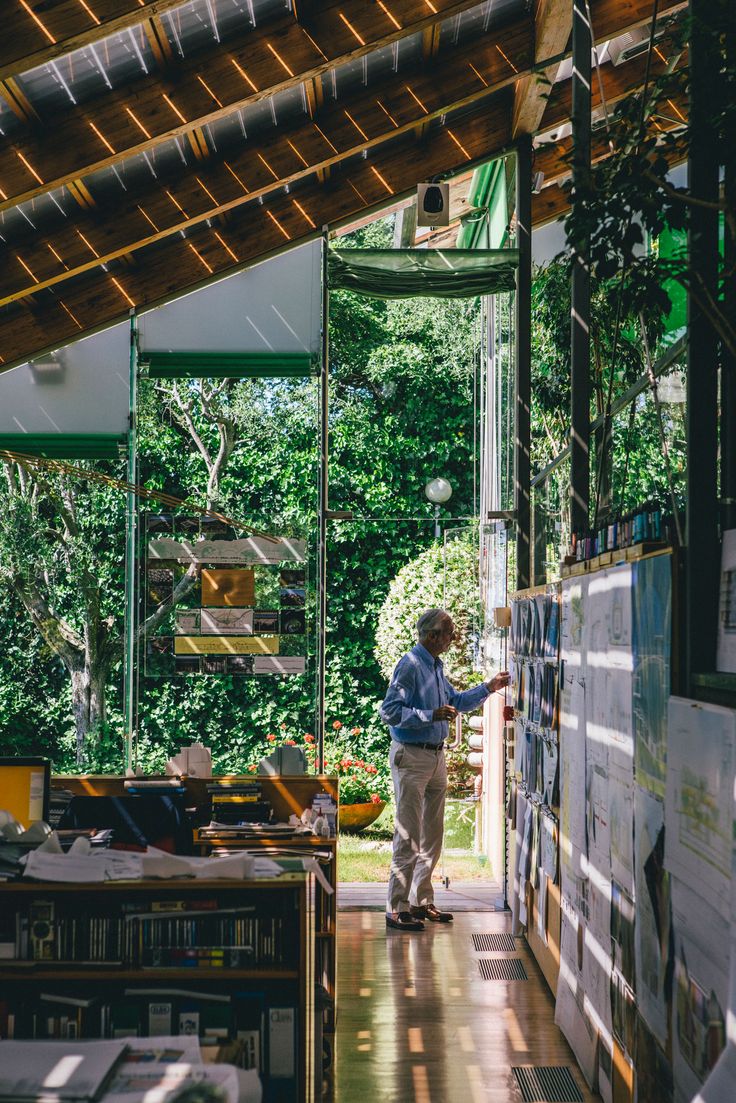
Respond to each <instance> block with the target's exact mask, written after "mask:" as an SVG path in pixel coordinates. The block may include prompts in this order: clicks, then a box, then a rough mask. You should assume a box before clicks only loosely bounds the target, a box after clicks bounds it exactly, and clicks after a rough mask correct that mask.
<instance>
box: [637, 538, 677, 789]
mask: <svg viewBox="0 0 736 1103" xmlns="http://www.w3.org/2000/svg"><path fill="white" fill-rule="evenodd" d="M671 632H672V557H671V556H670V555H656V556H653V557H651V558H649V559H642V560H640V561H639V562H638V563H636V564H635V565H634V589H633V649H634V687H633V691H634V733H635V737H636V738H635V760H636V780H637V784H638V785H641V786H643V787H644V788H645V789H649V790H650V791H651V792H652V793H656V794H657V796H659V797H662V798H664V792H665V785H666V770H667V701H668V699H669V694H670V638H671Z"/></svg>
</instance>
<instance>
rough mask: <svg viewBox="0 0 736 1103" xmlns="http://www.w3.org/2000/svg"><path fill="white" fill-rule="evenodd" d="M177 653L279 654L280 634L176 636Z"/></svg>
mask: <svg viewBox="0 0 736 1103" xmlns="http://www.w3.org/2000/svg"><path fill="white" fill-rule="evenodd" d="M174 653H175V654H176V655H278V653H279V637H278V636H176V637H175V638H174Z"/></svg>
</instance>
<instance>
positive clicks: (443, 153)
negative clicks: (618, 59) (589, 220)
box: [0, 89, 511, 367]
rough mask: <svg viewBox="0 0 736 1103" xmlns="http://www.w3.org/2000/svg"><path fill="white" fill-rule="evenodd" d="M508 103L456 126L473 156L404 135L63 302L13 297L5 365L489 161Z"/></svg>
mask: <svg viewBox="0 0 736 1103" xmlns="http://www.w3.org/2000/svg"><path fill="white" fill-rule="evenodd" d="M510 109H511V93H510V90H508V89H507V90H505V91H503V92H501V93H499V95H498V96H496V97H494V99H493V101H492V102H491V103H489V104H484V110H483V111H479V112H478V113H477V115H475V116H471V117H470V118H468V119H464V120H462V122H458V124H457V125H456V126H455V125H453V127H452V130H453V133H454V134H455V137H456V139H457V141H459V142H460V143H461V145H462V146H463V147H464V149H465V150H466V153H463V152H461V150H460V148H459V147H458V145H457V144H456V143H455V142H453V141H452V139H451V138H450V137H449V135H448V133H447V129H446V128H442V129H441V130H438V132H437V133H436V134H432V135H430V137H429V138H428V139H427V141H426V143H425V144H424V145H423V146H422V149H421V160H419V161H418V156H417V147H416V145H415V143H414V142H413V141H412V140H411V138H408V139H403V140H402V139H399V140H398V141H397V142H395V143H393V144H392V145H391V146H390V147H387V148H386V149H385V150H384V151H382V152H381V156H380V157H379V158H377V159H376V160H373V161H363V160H362V159H358V160H356V162H355V163H354V164H351V165H349V166H345V168H344V170H343V173H340V174H333V177H332V178H331V180H330V182H329V184H327V185H325V186H321V185H319V184H318V183H316V182H314V183H312V184H310V185H309V186H306V187H303V188H300V189H299V190H298V191H295V192H294V194H293V195H288V196H287V195H281V196H279V197H278V198H276V199H274V200H273V201H272V202H270V203H268V204H267V205H264V206H263V207H261V206H260V205H258V204H254V205H253V206H251V207H247V208H245V209H243V210H241V211H236V212H233V215H232V217H231V219H230V220H229V222H228V224H227V226H226V227H224V228H222V229H219V228H212V229H209V228H206V227H204V228H201V229H199V230H198V231H197V232H195V233H193V234H191V235H188V236H187V238H186V240H184V239H182V238H180V237H174V238H171V239H169V240H167V242H166V243H165V244H164V245H163V246H162V245H158V246H152V247H149V248H148V249H146V250H144V251H143V252H142V253H140V254H139V259H140V263H139V265H138V266H137V267H136V268H135V269H134V270H131V271H130V272H125V273H123V274H118V273H115V274H114V275H113V274H112V273H105V272H102V271H100V270H97V271H94V272H90V273H87V274H86V275H84V276H82V277H79V278H78V279H77V280H75V281H73V282H72V283H71V284H70V285H69V287H66V288H64V289H63V290H62V291H61V292H60V293H59V294H60V300H57V299H51V296H50V293H48V292H47V293H45V294H44V300H46V299H48V300H49V301H48V302H44V305H43V308H42V309H37V310H36V311H34V312H26V313H25V314H23V313H21V312H20V310H17V309H16V307H15V304H14V305H13V307H12V308H11V309H10V311H9V312H8V313H7V314H6V316H5V317H4V318H2V320H0V350H2V357H3V361H2V363H3V366H4V367H9V366H11V365H13V364H15V363H21V362H23V361H24V360H25V359H27V358H28V357H29V356H32V355H34V354H35V353H37V352H39V351H40V350H41V349H49V348H58V347H59V346H60V345H62V344H64V342H67V341H70V340H74V339H75V338H76V337H78V336H81V334H82V333H83V332H86V331H88V330H91V329H93V328H99V327H100V325H102V324H112V323H113V322H115V321H118V320H120V319H121V318H123V317H124V316H125V315H126V314H127V312H128V310H129V308H130V305H131V302H135V303H136V305H138V306H144V305H151V304H154V303H156V302H159V301H162V300H165V299H167V298H169V297H171V296H172V295H174V294H178V293H181V292H184V291H185V290H188V289H193V288H194V287H196V286H198V285H199V284H200V283H202V282H203V281H206V280H207V279H208V278H210V277H211V276H212V275H223V274H225V273H226V272H228V271H230V270H233V269H235V268H236V267H237V266H238V265H242V264H245V263H248V262H252V261H255V260H256V259H257V258H259V257H262V256H266V255H268V254H269V253H272V252H274V251H275V250H277V249H280V248H282V247H283V246H284V245H286V244H287V243H291V244H297V243H298V242H299V241H303V240H307V239H308V238H310V237H313V236H314V233H315V230H316V228H317V227H319V226H321V225H323V224H325V223H332V224H335V223H337V222H339V221H342V220H344V219H346V218H349V217H351V216H353V215H355V214H357V213H359V212H360V211H361V210H363V209H364V208H365V207H370V206H373V205H378V204H379V203H381V202H382V201H383V200H390V197H391V195H392V194H394V193H395V194H397V195H398V194H399V193H400V192H405V191H407V190H409V189H411V188H412V187H413V186H414V184H415V182H416V179H417V173H420V174H425V175H430V176H431V175H434V174H436V173H438V172H442V171H452V170H454V169H459V168H464V167H465V166H466V165H469V164H473V163H478V162H480V161H482V160H483V159H485V157H486V156H487V151H488V149H491V148H492V149H500V148H502V147H503V146H505V145H506V144H507V142H508V140H509V138H510V121H509V120H510ZM467 157H470V159H471V160H470V161H469V160H468V159H467ZM374 170H375V171H374ZM269 212H270V213H269ZM218 233H219V235H220V237H219V239H218V237H217V236H216V234H218ZM228 249H229V250H230V252H228ZM232 254H234V255H235V256H236V257H237V262H236V261H235V260H233V255H232ZM208 268H210V269H211V270H212V271H211V272H209V271H208ZM113 279H115V280H117V286H116V285H115V284H114V283H113ZM126 296H127V298H126ZM62 304H63V305H62ZM75 319H76V320H75Z"/></svg>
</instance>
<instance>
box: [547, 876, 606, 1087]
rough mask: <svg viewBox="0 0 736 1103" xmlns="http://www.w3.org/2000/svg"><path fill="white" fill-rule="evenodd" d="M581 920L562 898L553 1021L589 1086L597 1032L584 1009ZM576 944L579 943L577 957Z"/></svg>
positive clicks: (595, 1066) (595, 1067)
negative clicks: (558, 964)
mask: <svg viewBox="0 0 736 1103" xmlns="http://www.w3.org/2000/svg"><path fill="white" fill-rule="evenodd" d="M581 922H582V920H581V919H580V913H579V912H578V911H577V910H576V909H575V908H573V907H572V906H571V905H570V904H569V903H568V901H567V900H565V898H564V897H563V899H562V930H561V935H560V974H559V978H558V981H557V1000H556V1004H555V1023H556V1024H557V1026H559V1028H560V1030H561V1031H562V1033H563V1034H564V1035H565V1037H566V1038H567V1040H568V1042H569V1043H570V1046H571V1048H572V1051H573V1053H574V1054H575V1056H576V1058H577V1060H578V1064H579V1065H580V1068H581V1070H582V1073H583V1076H584V1077H585V1079H586V1080H587V1082H588V1084H589V1085H590V1087H591V1088H595V1086H596V1080H597V1072H598V1031H597V1029H596V1027H595V1025H594V1023H593V1020H592V1019H591V1017H590V1015H589V1014H587V1013H586V1010H585V988H584V981H583V960H582V958H583V957H584V955H585V953H586V949H585V939H584V937H583V938H581V939H579V938H578V928H579V926H580V923H581ZM583 935H584V931H583ZM579 946H582V954H581V956H580V958H579V957H578V947H579Z"/></svg>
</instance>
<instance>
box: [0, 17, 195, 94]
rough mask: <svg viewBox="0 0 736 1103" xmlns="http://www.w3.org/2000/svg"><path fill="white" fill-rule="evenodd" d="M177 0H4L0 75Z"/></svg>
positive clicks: (94, 38)
mask: <svg viewBox="0 0 736 1103" xmlns="http://www.w3.org/2000/svg"><path fill="white" fill-rule="evenodd" d="M179 4H181V0H94V3H93V4H92V5H91V6H90V5H88V6H87V8H85V6H84V5H83V4H80V3H79V0H60V2H59V3H56V4H49V3H46V2H44V0H5V3H4V4H3V34H2V39H0V79H4V78H7V77H12V76H17V75H18V73H25V72H27V70H28V69H33V68H34V67H35V66H37V65H43V64H45V63H46V62H48V61H53V60H54V59H55V58H59V57H63V56H64V54H69V53H71V52H72V51H73V50H79V49H81V47H82V46H87V45H88V44H89V43H90V42H97V41H98V40H99V39H100V38H104V37H105V36H107V35H111V34H115V32H116V31H124V30H125V29H126V28H127V27H135V26H136V25H137V24H138V23H142V22H143V21H144V20H145V19H146V18H147V17H149V16H154V15H157V14H160V13H161V12H165V11H167V10H169V9H170V8H175V7H176V6H177V5H179Z"/></svg>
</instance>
